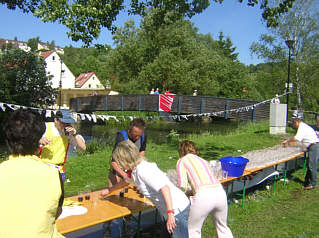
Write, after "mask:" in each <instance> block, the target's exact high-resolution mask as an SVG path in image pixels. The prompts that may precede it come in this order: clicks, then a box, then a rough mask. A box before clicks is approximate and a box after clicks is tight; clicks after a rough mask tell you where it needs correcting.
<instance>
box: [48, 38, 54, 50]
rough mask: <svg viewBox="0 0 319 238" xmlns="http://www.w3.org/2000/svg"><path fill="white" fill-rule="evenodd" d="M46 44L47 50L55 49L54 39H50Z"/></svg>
mask: <svg viewBox="0 0 319 238" xmlns="http://www.w3.org/2000/svg"><path fill="white" fill-rule="evenodd" d="M48 45H49V50H54V49H55V41H54V40H52V41H51V42H50V44H48Z"/></svg>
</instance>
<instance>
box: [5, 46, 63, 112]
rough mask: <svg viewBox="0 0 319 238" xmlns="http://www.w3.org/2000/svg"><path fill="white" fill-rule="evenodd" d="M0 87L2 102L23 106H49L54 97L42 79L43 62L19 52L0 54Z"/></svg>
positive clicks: (52, 90)
mask: <svg viewBox="0 0 319 238" xmlns="http://www.w3.org/2000/svg"><path fill="white" fill-rule="evenodd" d="M0 88H1V89H0V98H1V99H2V101H3V102H6V103H14V104H19V105H24V106H36V107H46V106H48V105H52V104H54V102H55V95H56V94H57V90H56V89H53V88H52V87H51V83H50V80H49V78H48V77H47V76H46V73H45V63H44V61H43V59H42V58H39V57H37V56H35V55H34V54H33V53H31V52H25V51H23V50H20V49H12V50H7V51H6V52H4V53H3V54H1V55H0Z"/></svg>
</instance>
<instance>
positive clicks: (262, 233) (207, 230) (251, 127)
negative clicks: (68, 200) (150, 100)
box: [65, 122, 319, 238]
mask: <svg viewBox="0 0 319 238" xmlns="http://www.w3.org/2000/svg"><path fill="white" fill-rule="evenodd" d="M288 132H289V134H290V135H293V133H294V131H293V130H292V129H288ZM290 135H283V136H271V135H269V133H268V122H262V123H254V124H251V123H248V124H246V125H244V126H241V127H239V128H238V129H236V130H234V131H233V132H231V133H228V134H225V135H222V134H217V135H214V134H209V133H207V134H201V135H191V136H188V137H187V139H190V140H193V141H194V142H196V144H197V145H198V147H199V150H200V155H201V157H203V158H205V159H207V160H212V159H219V158H221V157H223V156H230V155H232V156H237V155H240V154H244V153H247V152H248V151H252V150H257V149H263V148H267V147H270V146H274V145H277V144H279V143H280V141H281V140H282V139H283V138H285V137H288V136H290ZM183 139H184V138H183ZM180 140H181V138H180V137H179V135H178V134H177V133H174V132H171V135H170V136H168V139H167V143H164V144H160V145H159V144H155V143H153V142H152V141H151V140H149V141H148V144H147V153H146V155H147V156H146V157H147V158H148V160H149V161H152V162H156V163H157V164H158V166H159V167H160V168H161V169H162V170H163V171H166V170H168V169H174V168H175V166H176V162H177V160H178V153H177V146H178V143H179V141H180ZM239 151H240V152H239ZM111 152H112V146H99V145H98V144H97V143H96V142H94V143H92V145H88V152H86V153H79V154H78V155H77V156H74V157H71V158H69V159H68V161H67V164H66V165H67V166H66V167H67V179H69V180H70V182H68V183H65V193H66V196H71V195H74V194H77V193H78V192H84V191H88V190H97V189H101V188H104V187H106V186H107V177H108V170H109V161H110V158H111ZM288 179H289V182H288V183H287V184H286V185H285V186H284V185H283V183H282V182H278V183H277V188H276V192H275V193H273V191H272V188H270V189H269V190H267V189H266V188H264V186H260V187H257V188H256V189H254V190H253V191H250V192H249V193H248V194H247V195H246V202H245V208H244V209H243V208H242V207H241V201H239V203H238V204H236V203H232V205H230V206H229V215H228V224H229V227H230V228H231V230H232V232H233V234H234V237H236V238H277V237H278V238H279V237H280V238H281V237H287V238H310V237H311V238H315V237H319V199H318V198H319V189H315V190H311V191H304V190H302V182H303V180H304V174H303V170H302V169H300V170H297V171H295V172H294V173H292V174H290V176H288ZM202 232H203V234H202V237H203V238H212V237H213V238H216V237H217V235H216V232H215V228H214V227H213V225H212V222H211V219H207V220H206V223H205V225H204V227H203V229H202Z"/></svg>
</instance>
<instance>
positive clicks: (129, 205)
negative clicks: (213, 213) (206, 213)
mask: <svg viewBox="0 0 319 238" xmlns="http://www.w3.org/2000/svg"><path fill="white" fill-rule="evenodd" d="M303 155H304V152H300V153H298V154H295V155H293V156H290V157H288V158H285V159H281V160H278V161H275V162H272V163H269V164H265V165H263V166H262V167H256V168H250V169H246V170H245V171H244V173H243V175H242V176H240V177H227V178H226V179H223V180H221V181H220V182H221V183H222V184H232V185H233V182H234V181H235V180H238V179H243V178H245V177H247V176H249V175H252V174H254V173H257V172H259V171H261V170H263V169H265V168H268V167H271V166H277V165H278V164H282V163H287V162H288V161H291V160H294V159H296V158H299V157H302V156H303ZM285 170H286V168H285ZM285 173H286V171H285ZM245 189H246V187H245V181H244V183H243V192H242V193H241V194H240V195H241V196H242V198H243V201H242V206H243V207H244V197H245ZM101 191H102V190H99V191H94V192H90V193H89V194H90V200H85V197H84V195H85V194H83V195H81V196H83V206H84V207H86V208H87V210H88V211H87V213H85V214H82V215H75V216H69V217H66V218H62V219H58V220H57V227H58V230H59V232H60V233H62V234H66V233H70V232H73V231H77V230H81V229H84V228H87V227H90V226H94V225H97V224H100V223H104V222H108V221H111V220H114V219H117V218H121V217H125V216H127V215H132V214H136V213H139V221H138V226H139V225H140V214H141V212H143V211H145V210H148V209H150V208H154V207H155V206H154V205H153V204H152V202H151V201H150V200H149V199H147V198H145V197H143V196H140V195H139V194H138V193H137V191H134V190H133V185H129V190H128V192H127V193H125V194H124V197H120V196H119V193H120V190H117V191H114V192H113V193H111V194H110V195H108V196H107V197H106V198H104V199H101V198H100V197H99V194H100V192H101ZM231 195H232V194H231ZM78 197H79V195H77V196H73V197H68V198H66V199H70V200H74V201H78ZM138 231H139V227H138Z"/></svg>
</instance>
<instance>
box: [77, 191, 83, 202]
mask: <svg viewBox="0 0 319 238" xmlns="http://www.w3.org/2000/svg"><path fill="white" fill-rule="evenodd" d="M78 201H79V202H83V192H81V191H80V192H78Z"/></svg>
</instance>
